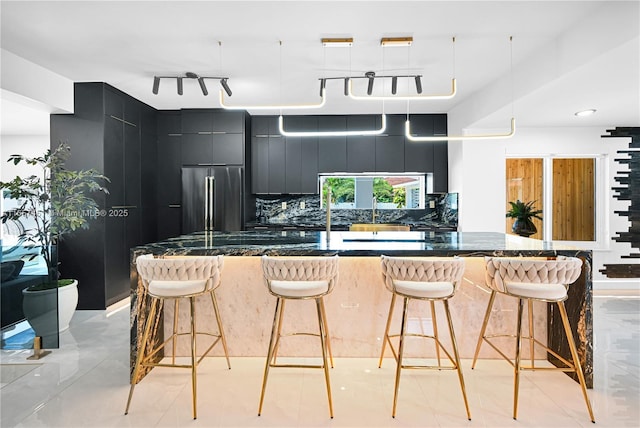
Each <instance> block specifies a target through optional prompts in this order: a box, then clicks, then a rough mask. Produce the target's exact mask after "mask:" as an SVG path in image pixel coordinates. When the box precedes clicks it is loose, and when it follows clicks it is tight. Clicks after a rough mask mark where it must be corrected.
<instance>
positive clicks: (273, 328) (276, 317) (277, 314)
mask: <svg viewBox="0 0 640 428" xmlns="http://www.w3.org/2000/svg"><path fill="white" fill-rule="evenodd" d="M281 303H282V299H281V298H280V297H278V300H276V310H275V312H274V315H273V325H272V326H271V339H269V351H268V352H267V363H266V364H265V366H264V375H263V378H262V392H261V393H260V405H259V406H258V416H260V413H262V404H263V403H264V392H265V390H266V388H267V378H268V377H269V367H271V358H273V352H274V350H275V340H276V339H275V336H276V335H277V334H278V329H279V326H278V320H279V319H280V313H281V308H282V307H281Z"/></svg>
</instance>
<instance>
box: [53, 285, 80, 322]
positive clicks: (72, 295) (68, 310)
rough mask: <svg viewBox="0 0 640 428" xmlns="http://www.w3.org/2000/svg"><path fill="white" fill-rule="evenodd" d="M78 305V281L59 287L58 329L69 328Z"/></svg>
mask: <svg viewBox="0 0 640 428" xmlns="http://www.w3.org/2000/svg"><path fill="white" fill-rule="evenodd" d="M77 306H78V281H76V280H73V282H72V283H71V284H69V285H66V286H64V287H61V288H58V331H59V332H61V333H62V332H63V331H65V330H66V329H68V328H69V322H70V321H71V318H72V317H73V313H74V312H75V311H76V307H77Z"/></svg>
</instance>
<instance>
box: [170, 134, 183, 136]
mask: <svg viewBox="0 0 640 428" xmlns="http://www.w3.org/2000/svg"><path fill="white" fill-rule="evenodd" d="M167 136H169V137H182V134H167Z"/></svg>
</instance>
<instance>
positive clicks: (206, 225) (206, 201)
mask: <svg viewBox="0 0 640 428" xmlns="http://www.w3.org/2000/svg"><path fill="white" fill-rule="evenodd" d="M207 229H209V177H205V178H204V230H207Z"/></svg>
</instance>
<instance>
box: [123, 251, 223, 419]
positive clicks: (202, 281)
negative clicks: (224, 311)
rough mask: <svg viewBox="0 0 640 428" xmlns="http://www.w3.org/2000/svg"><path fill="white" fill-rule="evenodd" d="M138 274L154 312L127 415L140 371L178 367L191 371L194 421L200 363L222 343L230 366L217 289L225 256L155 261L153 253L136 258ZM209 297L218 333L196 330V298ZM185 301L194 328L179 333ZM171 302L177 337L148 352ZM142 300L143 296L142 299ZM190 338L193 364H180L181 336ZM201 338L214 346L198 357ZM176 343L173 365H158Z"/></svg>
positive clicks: (143, 341)
mask: <svg viewBox="0 0 640 428" xmlns="http://www.w3.org/2000/svg"><path fill="white" fill-rule="evenodd" d="M136 265H137V271H138V274H139V275H140V279H141V280H142V284H143V286H144V288H145V291H146V292H147V294H148V295H149V296H150V297H151V300H152V302H151V309H150V311H149V314H148V316H147V319H146V322H145V325H144V332H143V335H142V338H141V339H140V340H139V341H138V344H139V348H138V355H137V357H136V364H135V368H134V371H133V377H132V379H131V389H130V390H129V399H128V400H127V408H126V410H125V415H126V414H127V413H128V412H129V405H130V404H131V397H132V396H133V390H134V388H135V386H136V384H137V383H138V382H139V381H140V379H139V378H140V370H141V369H142V368H143V367H177V368H189V369H191V389H192V391H191V392H192V397H193V399H192V405H193V419H196V418H197V409H196V403H197V382H196V370H197V366H198V364H199V363H200V362H201V361H202V359H203V358H204V357H206V356H207V354H208V353H209V351H211V349H213V347H214V346H215V345H216V344H217V343H218V342H222V346H223V348H224V354H225V357H226V359H227V367H229V368H231V365H230V364H229V353H228V351H227V341H226V339H225V336H224V331H223V329H222V321H221V320H220V311H219V310H218V302H217V300H216V295H215V289H216V288H218V286H219V285H220V277H221V273H222V266H223V256H185V257H168V258H154V257H153V255H151V254H145V255H142V256H139V257H138V258H137V259H136ZM205 294H209V295H210V296H211V303H212V305H213V312H214V314H215V317H216V322H217V325H218V333H217V334H214V333H210V332H201V331H196V309H195V299H196V297H198V296H201V295H205ZM182 298H187V299H188V300H189V306H190V314H191V327H190V330H189V331H188V332H185V333H180V332H179V331H178V311H179V301H180V299H182ZM167 299H171V300H173V301H174V319H173V334H172V335H171V337H169V338H168V339H167V340H165V341H164V342H163V343H161V344H158V345H156V346H154V347H153V349H150V350H147V349H146V348H147V341H148V338H149V333H150V331H151V328H152V326H154V325H155V326H156V328H157V325H158V318H159V314H161V313H162V308H163V307H164V302H165V300H167ZM140 301H142V296H141V297H140ZM182 335H188V336H189V338H190V348H191V364H176V360H175V355H176V340H177V338H178V337H179V336H182ZM197 335H205V336H209V337H212V338H214V340H213V343H211V345H210V346H209V347H208V348H207V349H206V351H204V353H203V354H202V355H201V356H200V357H199V358H197V356H196V338H197ZM169 342H171V343H172V346H173V354H172V357H171V363H162V362H157V355H158V352H159V351H161V350H162V349H164V347H165V346H166V345H167V344H169Z"/></svg>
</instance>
